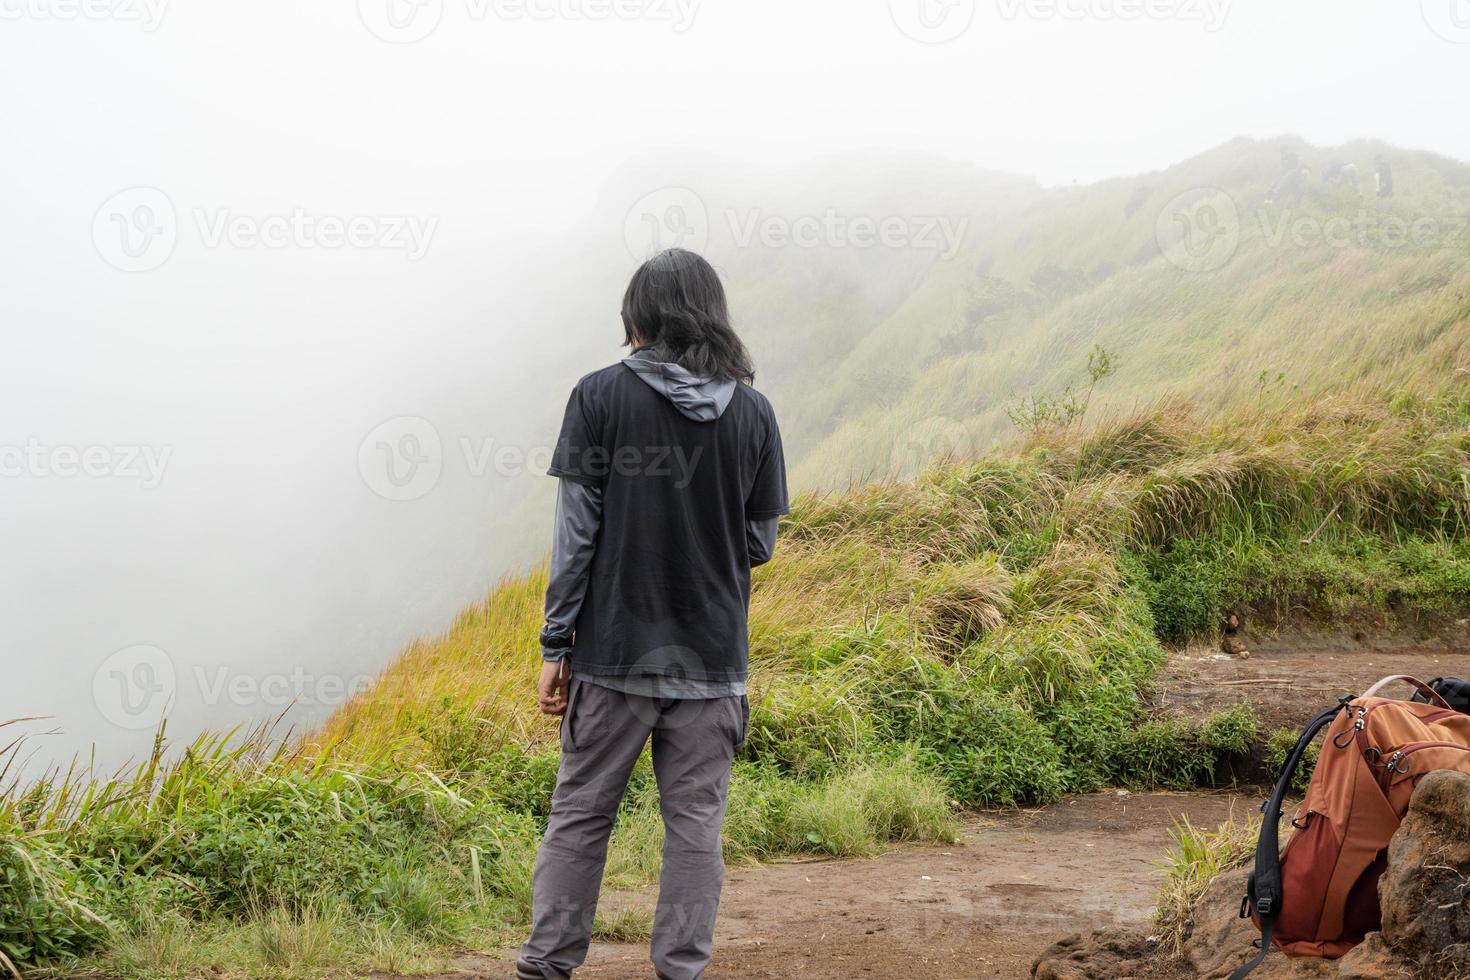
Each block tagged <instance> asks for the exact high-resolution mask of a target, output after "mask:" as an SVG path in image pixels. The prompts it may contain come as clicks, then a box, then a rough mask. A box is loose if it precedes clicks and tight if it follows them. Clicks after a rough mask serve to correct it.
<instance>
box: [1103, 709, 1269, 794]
mask: <svg viewBox="0 0 1470 980" xmlns="http://www.w3.org/2000/svg"><path fill="white" fill-rule="evenodd" d="M1258 731H1259V724H1258V722H1257V719H1256V714H1255V712H1254V711H1252V710H1251V708H1250V706H1249V705H1248V704H1239V705H1236V706H1235V707H1233V708H1230V709H1228V710H1226V711H1222V712H1219V713H1217V714H1214V715H1212V716H1211V717H1210V718H1209V719H1207V720H1206V721H1204V722H1202V723H1201V722H1198V721H1194V720H1192V719H1188V718H1163V719H1158V720H1154V721H1148V722H1145V723H1144V724H1141V725H1138V726H1136V727H1133V728H1130V729H1128V730H1127V731H1126V732H1124V733H1123V734H1122V736H1121V737H1120V738H1119V740H1118V742H1117V743H1116V745H1115V747H1114V749H1113V752H1112V756H1111V765H1110V769H1111V771H1112V773H1113V777H1114V779H1115V780H1116V781H1118V782H1120V783H1123V784H1124V785H1129V786H1137V787H1151V786H1162V787H1165V788H1169V789H1188V788H1190V787H1192V786H1200V785H1209V786H1213V785H1216V784H1217V783H1218V782H1219V781H1221V780H1227V781H1232V780H1233V778H1234V777H1233V775H1232V774H1231V771H1230V770H1231V767H1232V765H1235V764H1243V763H1245V762H1246V761H1247V756H1248V755H1249V754H1250V751H1251V748H1252V747H1253V746H1254V745H1255V743H1256V738H1257V734H1258Z"/></svg>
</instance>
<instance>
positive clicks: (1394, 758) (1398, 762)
mask: <svg viewBox="0 0 1470 980" xmlns="http://www.w3.org/2000/svg"><path fill="white" fill-rule="evenodd" d="M1420 749H1457V750H1459V751H1461V752H1470V745H1461V744H1460V743H1459V742H1410V743H1409V744H1408V745H1405V746H1404V747H1403V748H1401V749H1399V750H1398V751H1397V752H1395V753H1394V754H1393V755H1391V756H1389V757H1388V761H1387V762H1385V763H1384V764H1383V783H1382V785H1383V788H1384V789H1385V790H1387V789H1388V787H1389V785H1390V784H1392V783H1393V781H1394V779H1393V776H1394V773H1397V774H1399V775H1400V776H1407V775H1409V772H1410V770H1409V768H1408V766H1407V764H1406V763H1405V762H1404V760H1405V759H1407V758H1408V757H1409V756H1411V755H1413V754H1414V753H1415V752H1418V751H1419V750H1420Z"/></svg>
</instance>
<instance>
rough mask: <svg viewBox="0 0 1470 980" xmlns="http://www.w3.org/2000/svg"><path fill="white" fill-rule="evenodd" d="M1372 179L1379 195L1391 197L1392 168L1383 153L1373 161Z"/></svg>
mask: <svg viewBox="0 0 1470 980" xmlns="http://www.w3.org/2000/svg"><path fill="white" fill-rule="evenodd" d="M1374 164H1375V166H1374V170H1373V180H1374V182H1375V183H1376V184H1377V186H1378V196H1379V197H1393V168H1392V167H1390V166H1389V165H1388V160H1387V159H1385V158H1384V156H1383V154H1381V153H1380V154H1378V157H1377V159H1376V160H1375V161H1374Z"/></svg>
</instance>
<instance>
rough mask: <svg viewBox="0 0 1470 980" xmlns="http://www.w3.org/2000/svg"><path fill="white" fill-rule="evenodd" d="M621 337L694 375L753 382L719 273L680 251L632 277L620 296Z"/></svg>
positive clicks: (644, 266)
mask: <svg viewBox="0 0 1470 980" xmlns="http://www.w3.org/2000/svg"><path fill="white" fill-rule="evenodd" d="M623 336H624V339H625V340H626V341H627V343H628V345H629V346H633V345H634V344H639V345H641V348H643V349H651V350H652V351H653V353H654V355H655V356H656V357H657V358H658V359H659V360H661V361H665V362H669V363H673V364H678V365H680V366H682V367H684V368H686V369H687V370H688V371H689V372H690V373H692V374H697V375H699V376H701V377H706V378H727V379H729V380H731V381H744V382H746V383H747V384H748V383H750V382H751V381H753V380H755V368H754V366H753V365H752V364H751V363H750V354H749V353H748V352H747V351H746V349H745V345H744V344H742V343H741V342H740V338H739V337H737V336H736V335H735V328H734V327H732V326H731V325H730V310H729V307H728V305H727V304H726V302H725V287H724V286H723V285H721V283H720V277H719V275H717V274H716V273H715V270H714V267H713V266H711V265H710V264H709V263H708V262H706V261H705V260H704V259H703V258H702V257H700V256H698V255H695V254H694V253H693V252H688V251H685V250H684V249H682V248H671V249H667V250H665V251H662V252H660V253H658V254H657V255H655V256H654V257H653V258H651V259H649V260H648V261H647V262H645V263H643V264H642V265H641V266H639V267H638V271H637V272H635V273H633V279H632V281H631V282H629V283H628V291H627V292H625V293H624V294H623Z"/></svg>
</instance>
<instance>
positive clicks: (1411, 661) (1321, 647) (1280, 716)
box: [1157, 633, 1470, 732]
mask: <svg viewBox="0 0 1470 980" xmlns="http://www.w3.org/2000/svg"><path fill="white" fill-rule="evenodd" d="M1451 639H1453V638H1452V637H1436V638H1435V642H1434V643H1433V644H1426V643H1423V642H1418V641H1414V640H1410V639H1404V638H1395V637H1391V636H1389V637H1373V636H1365V635H1362V634H1358V635H1356V636H1355V635H1353V634H1349V633H1341V634H1323V633H1315V634H1306V635H1286V636H1276V637H1267V638H1254V639H1253V642H1252V641H1247V648H1248V649H1249V650H1250V656H1249V657H1248V658H1241V657H1235V656H1230V655H1228V654H1225V653H1222V652H1221V651H1220V650H1219V648H1218V647H1209V646H1205V645H1203V644H1199V645H1191V646H1189V647H1186V648H1185V649H1183V650H1178V651H1173V652H1171V653H1170V655H1169V661H1168V664H1167V665H1166V666H1165V668H1164V669H1163V671H1162V672H1160V674H1159V678H1158V686H1157V706H1158V707H1159V708H1161V709H1163V710H1165V711H1168V712H1170V713H1176V714H1187V715H1190V716H1191V717H1204V716H1206V715H1209V714H1212V713H1214V712H1216V711H1219V710H1221V709H1224V708H1228V707H1230V706H1232V705H1235V704H1238V703H1240V702H1241V701H1249V702H1250V703H1251V705H1252V707H1254V708H1255V709H1256V713H1257V714H1258V715H1259V716H1260V718H1261V721H1262V727H1263V730H1264V731H1265V732H1270V731H1272V730H1274V729H1277V728H1300V727H1301V726H1303V725H1305V724H1306V723H1307V722H1308V721H1310V720H1311V719H1312V716H1313V715H1315V714H1316V713H1317V712H1318V711H1320V710H1321V709H1322V708H1324V707H1327V706H1328V705H1330V704H1332V703H1333V702H1334V701H1336V700H1337V698H1338V697H1340V696H1341V695H1343V694H1349V693H1351V694H1360V693H1362V691H1363V690H1365V689H1366V688H1367V687H1368V686H1369V685H1370V684H1372V683H1374V682H1375V681H1377V680H1379V679H1380V678H1383V677H1386V676H1388V675H1389V674H1410V675H1413V676H1415V677H1418V678H1420V679H1421V680H1426V681H1428V680H1432V679H1434V678H1436V677H1444V676H1453V677H1470V646H1467V644H1466V643H1465V642H1446V640H1451ZM1389 693H1390V694H1391V696H1393V697H1406V696H1407V694H1408V689H1407V688H1402V687H1399V688H1395V689H1394V690H1393V691H1391V692H1389Z"/></svg>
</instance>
